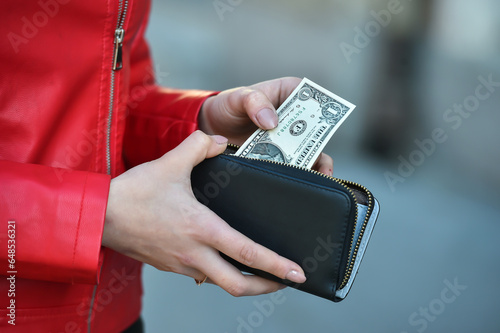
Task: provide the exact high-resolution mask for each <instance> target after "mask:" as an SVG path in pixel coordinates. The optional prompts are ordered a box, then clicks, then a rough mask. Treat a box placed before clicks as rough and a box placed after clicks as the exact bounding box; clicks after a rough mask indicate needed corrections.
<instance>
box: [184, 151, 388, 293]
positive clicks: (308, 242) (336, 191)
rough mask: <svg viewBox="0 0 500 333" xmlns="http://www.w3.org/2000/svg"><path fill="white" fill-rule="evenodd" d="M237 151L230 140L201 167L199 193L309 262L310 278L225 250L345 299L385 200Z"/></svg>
mask: <svg viewBox="0 0 500 333" xmlns="http://www.w3.org/2000/svg"><path fill="white" fill-rule="evenodd" d="M235 151H236V147H234V146H230V147H229V148H228V150H226V152H225V153H224V154H222V155H219V156H216V157H214V158H210V159H207V160H205V161H203V162H202V163H201V164H199V165H197V166H196V167H195V168H194V169H193V172H192V175H191V182H192V188H193V192H194V194H195V196H196V198H197V199H198V201H200V202H201V203H203V204H204V205H206V206H207V207H209V208H210V209H211V210H212V211H214V212H215V213H216V214H218V215H219V216H220V217H221V218H222V219H224V220H225V221H226V222H227V223H229V224H230V225H231V226H232V227H233V228H235V229H236V230H238V231H240V232H241V233H243V234H245V235H246V236H248V237H249V238H251V239H252V240H254V241H255V242H257V243H259V244H262V245H264V246H265V247H267V248H269V249H271V250H273V251H275V252H276V253H278V254H280V255H282V256H284V257H286V258H288V259H290V260H292V261H294V262H296V263H298V264H299V265H301V267H302V268H303V270H304V272H305V273H306V277H307V281H306V282H305V283H302V284H295V283H293V282H290V281H287V280H282V279H280V278H278V277H276V276H274V275H271V274H269V273H267V272H263V271H259V270H256V269H253V268H251V267H248V266H244V265H243V264H241V263H239V262H236V261H235V260H233V259H231V258H228V257H227V256H225V255H224V254H221V255H222V256H223V257H224V258H226V259H227V260H229V261H230V262H231V263H232V264H233V265H235V266H236V267H238V268H239V269H241V270H242V271H246V272H249V273H252V274H256V275H259V276H263V277H265V278H268V279H271V280H275V281H278V282H280V283H283V284H286V285H288V286H291V287H293V288H296V289H298V290H302V291H304V292H307V293H310V294H314V295H317V296H320V297H323V298H326V299H329V300H332V301H334V302H339V301H341V300H343V299H344V298H345V297H346V296H347V293H348V292H349V290H350V289H351V286H352V283H353V281H354V278H355V276H356V273H357V271H358V268H359V264H360V262H361V259H362V258H363V255H364V252H365V250H366V246H367V243H368V240H369V238H370V235H371V233H372V231H373V227H374V225H375V221H376V219H377V216H378V211H379V204H378V202H377V200H375V198H374V197H373V195H372V194H371V192H370V191H369V190H368V189H366V188H365V187H364V186H362V185H359V184H356V183H354V182H350V181H345V180H340V179H337V178H333V177H329V176H326V175H323V174H321V173H319V172H316V171H312V170H309V169H305V168H298V167H294V166H292V165H288V164H282V163H275V162H271V161H265V160H258V159H250V158H243V157H239V156H234V155H232V153H234V152H235Z"/></svg>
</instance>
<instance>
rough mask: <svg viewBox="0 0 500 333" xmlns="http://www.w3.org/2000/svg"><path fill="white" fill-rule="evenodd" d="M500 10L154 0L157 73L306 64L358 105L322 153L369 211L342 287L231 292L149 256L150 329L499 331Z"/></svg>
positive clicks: (194, 83) (279, 0)
mask: <svg viewBox="0 0 500 333" xmlns="http://www.w3.org/2000/svg"><path fill="white" fill-rule="evenodd" d="M499 14H500V2H499V1H495V0H476V1H468V0H427V1H424V0H422V1H412V0H401V1H398V0H390V1H387V0H377V1H374V0H370V1H368V0H349V1H348V0H308V1H298V0H251V1H250V0H220V1H217V0H216V1H206V0H205V1H202V0H196V1H195V0H191V1H181V0H154V1H153V10H152V15H151V20H150V26H149V29H148V33H147V35H148V38H149V41H150V44H151V47H152V51H153V57H154V59H155V61H156V64H157V67H156V71H157V72H158V73H159V75H158V77H159V81H160V83H161V84H162V85H164V86H171V87H180V88H186V89H189V88H193V89H207V90H224V89H228V88H232V87H236V86H242V85H250V84H253V83H256V82H260V81H263V80H268V79H273V78H277V77H281V76H297V77H308V78H309V79H311V80H313V81H315V82H317V83H318V84H320V85H322V86H324V87H325V88H327V89H329V90H331V91H333V92H334V93H336V94H338V95H339V96H341V97H343V98H345V99H347V100H349V101H350V102H352V103H354V104H356V105H357V108H356V110H355V111H354V112H353V114H352V115H351V116H350V118H349V119H348V120H347V121H346V122H345V123H344V125H343V126H342V127H341V129H340V130H339V131H338V132H337V133H336V134H335V135H334V137H333V139H332V141H331V142H330V143H329V145H328V147H327V153H329V154H330V155H331V156H333V158H334V160H335V170H334V173H335V175H336V177H339V178H344V179H348V180H353V181H356V182H359V183H361V184H364V185H366V186H367V187H368V188H369V189H370V190H372V192H373V193H374V194H375V196H376V197H377V198H378V200H379V201H380V204H381V213H380V216H379V219H378V222H377V226H376V228H375V230H374V233H373V236H372V239H371V241H370V244H369V246H368V250H367V252H366V255H365V257H364V260H363V263H362V265H361V268H360V271H359V273H358V276H357V278H356V281H355V283H354V286H353V288H352V291H351V293H350V294H349V296H348V297H347V299H346V300H345V301H343V302H341V303H338V304H334V303H332V302H329V301H326V300H323V299H320V298H317V297H314V296H310V295H307V294H304V293H301V292H298V291H296V290H292V289H291V288H287V289H285V290H284V291H283V294H282V295H281V297H280V298H279V300H280V302H273V301H272V298H271V296H270V295H264V296H259V297H253V298H252V297H247V298H233V297H231V296H229V295H227V294H225V293H224V292H222V291H221V290H220V289H219V288H217V287H215V286H211V285H203V287H197V286H196V285H195V283H194V281H193V280H192V279H190V278H186V277H184V276H178V275H175V274H170V273H163V272H159V271H157V270H156V269H154V268H151V267H149V266H148V267H145V270H144V280H145V282H144V284H145V297H144V310H143V316H144V318H145V320H146V329H147V332H222V333H225V332H227V333H229V332H238V333H240V332H241V333H251V332H292V333H293V332H397V333H403V332H406V333H410V332H419V333H422V332H472V331H474V332H500V316H499V312H500V301H499V300H500V287H499V281H500V248H499V241H498V235H499V234H500V217H499V216H500V190H499V188H500V171H499V167H498V165H499V162H500V149H499V146H500V131H499V130H498V128H499V125H500V112H499V111H500V110H499V109H500V20H499ZM166 73H168V74H166ZM435 133H441V134H440V135H435ZM270 302H271V303H270ZM263 304H265V305H266V306H267V308H265V309H264V308H263V306H264V305H263ZM269 304H272V306H270V305H269ZM263 309H264V310H263Z"/></svg>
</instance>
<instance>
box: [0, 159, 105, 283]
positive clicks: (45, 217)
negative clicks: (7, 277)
mask: <svg viewBox="0 0 500 333" xmlns="http://www.w3.org/2000/svg"><path fill="white" fill-rule="evenodd" d="M109 184H110V177H109V176H107V175H101V174H96V173H89V172H82V171H72V172H61V170H59V169H55V168H51V167H47V166H42V165H33V164H24V163H16V162H10V161H0V228H1V231H0V243H1V246H0V249H1V251H0V261H1V262H2V263H4V268H7V269H2V273H1V274H6V272H7V271H15V272H16V273H15V274H16V276H17V277H19V278H27V279H34V280H46V281H56V282H66V283H89V284H94V283H97V282H98V272H99V270H100V265H101V264H102V257H101V254H100V251H101V239H102V230H103V227H104V219H105V214H106V205H107V197H108V192H109ZM9 221H10V222H9ZM9 230H10V231H9ZM47 240H50V241H47ZM8 248H9V250H11V251H8V250H7V249H8ZM12 250H13V251H12ZM12 259H13V260H12ZM7 263H9V265H10V264H12V265H13V266H7Z"/></svg>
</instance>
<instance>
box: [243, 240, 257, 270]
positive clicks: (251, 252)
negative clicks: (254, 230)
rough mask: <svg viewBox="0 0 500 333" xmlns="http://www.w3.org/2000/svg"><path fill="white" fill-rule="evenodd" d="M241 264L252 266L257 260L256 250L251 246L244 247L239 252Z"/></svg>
mask: <svg viewBox="0 0 500 333" xmlns="http://www.w3.org/2000/svg"><path fill="white" fill-rule="evenodd" d="M240 259H241V263H242V264H245V265H247V266H252V265H253V264H254V263H255V260H256V259H257V249H256V248H255V246H254V245H253V244H249V245H244V246H243V247H242V248H241V250H240Z"/></svg>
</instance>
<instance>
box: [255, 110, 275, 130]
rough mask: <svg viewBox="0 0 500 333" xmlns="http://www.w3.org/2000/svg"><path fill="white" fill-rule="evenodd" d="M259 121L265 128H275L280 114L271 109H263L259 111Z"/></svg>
mask: <svg viewBox="0 0 500 333" xmlns="http://www.w3.org/2000/svg"><path fill="white" fill-rule="evenodd" d="M257 121H258V122H259V124H260V127H261V128H263V129H273V128H275V127H276V126H278V115H277V114H276V112H274V111H273V110H271V109H267V108H266V109H262V110H260V111H259V112H258V113H257Z"/></svg>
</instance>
